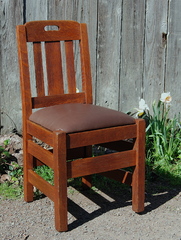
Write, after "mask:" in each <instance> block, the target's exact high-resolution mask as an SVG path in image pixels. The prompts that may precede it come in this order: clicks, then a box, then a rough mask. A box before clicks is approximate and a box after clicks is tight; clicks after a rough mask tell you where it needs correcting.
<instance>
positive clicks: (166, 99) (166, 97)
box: [160, 92, 172, 103]
mask: <svg viewBox="0 0 181 240" xmlns="http://www.w3.org/2000/svg"><path fill="white" fill-rule="evenodd" d="M160 101H161V102H163V103H170V102H171V101H172V97H171V95H170V92H167V93H162V94H161V98H160Z"/></svg>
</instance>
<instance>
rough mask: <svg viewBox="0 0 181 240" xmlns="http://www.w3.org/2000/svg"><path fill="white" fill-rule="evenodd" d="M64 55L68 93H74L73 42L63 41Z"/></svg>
mask: <svg viewBox="0 0 181 240" xmlns="http://www.w3.org/2000/svg"><path fill="white" fill-rule="evenodd" d="M65 54H66V70H67V82H68V92H69V93H75V92H76V79H75V64H74V49H73V41H65Z"/></svg>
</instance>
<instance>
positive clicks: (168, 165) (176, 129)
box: [138, 93, 181, 184]
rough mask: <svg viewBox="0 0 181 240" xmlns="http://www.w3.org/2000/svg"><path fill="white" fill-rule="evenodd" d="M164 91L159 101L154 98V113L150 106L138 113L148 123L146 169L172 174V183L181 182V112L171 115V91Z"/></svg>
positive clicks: (157, 172)
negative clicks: (170, 116)
mask: <svg viewBox="0 0 181 240" xmlns="http://www.w3.org/2000/svg"><path fill="white" fill-rule="evenodd" d="M164 94H165V95H164ZM164 94H162V97H161V98H160V101H159V102H158V103H157V104H156V102H153V105H152V114H151V113H150V111H149V108H148V107H147V109H146V108H145V109H144V108H143V109H141V110H140V109H139V115H138V117H141V118H143V119H145V120H146V125H147V127H146V159H147V172H148V173H149V174H151V173H152V172H155V173H156V174H158V175H160V174H161V175H162V176H164V177H169V178H170V179H172V183H175V184H178V183H181V172H180V170H181V125H180V114H178V115H177V116H174V117H173V118H172V119H170V118H169V111H170V101H171V96H170V95H169V93H164ZM164 96H165V99H164V98H163V97H164ZM146 106H147V105H146ZM141 111H142V112H141ZM140 112H141V114H140ZM171 176H172V177H171ZM173 179H175V180H174V181H173Z"/></svg>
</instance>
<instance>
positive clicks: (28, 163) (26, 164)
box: [23, 134, 34, 202]
mask: <svg viewBox="0 0 181 240" xmlns="http://www.w3.org/2000/svg"><path fill="white" fill-rule="evenodd" d="M28 139H31V136H30V135H28V134H24V136H23V184H24V200H25V201H26V202H32V201H33V196H34V193H33V185H32V184H31V183H30V182H29V180H28V170H29V169H33V156H32V155H31V154H29V153H28Z"/></svg>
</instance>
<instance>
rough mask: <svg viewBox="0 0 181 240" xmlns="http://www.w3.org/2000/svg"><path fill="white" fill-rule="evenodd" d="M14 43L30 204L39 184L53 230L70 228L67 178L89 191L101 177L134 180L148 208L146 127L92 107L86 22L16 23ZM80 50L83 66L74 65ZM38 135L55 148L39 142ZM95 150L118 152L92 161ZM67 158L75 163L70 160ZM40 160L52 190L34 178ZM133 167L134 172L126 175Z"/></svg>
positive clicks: (135, 201)
mask: <svg viewBox="0 0 181 240" xmlns="http://www.w3.org/2000/svg"><path fill="white" fill-rule="evenodd" d="M74 42H75V43H74ZM17 43H18V55H19V66H20V79H21V94H22V108H23V139H24V141H23V142H24V145H23V146H24V147H23V149H24V150H23V151H24V198H25V201H27V202H30V201H33V186H36V187H37V188H38V189H39V190H41V191H42V192H43V193H44V194H45V195H46V196H48V197H49V198H50V199H51V200H52V201H53V202H54V209H55V227H56V229H57V230H58V231H66V230H67V229H68V227H67V225H68V224H67V179H68V178H76V177H80V176H81V177H82V183H83V185H84V186H87V187H91V175H92V174H102V175H104V176H106V177H110V178H113V179H115V180H118V181H120V182H123V183H130V185H131V186H132V208H133V210H134V211H135V212H141V211H143V210H144V175H145V169H144V165H145V163H144V161H145V154H144V152H145V142H144V141H145V123H144V120H142V119H136V120H135V119H134V118H132V117H130V116H128V115H126V114H124V113H122V112H118V111H115V110H111V109H107V108H104V107H100V106H95V105H92V85H91V70H90V55H89V46H88V36H87V28H86V24H84V23H81V24H80V23H78V22H75V21H33V22H28V23H26V24H24V25H20V26H17ZM78 48H80V51H79V50H78ZM74 53H76V54H75V55H76V56H74ZM79 53H80V61H78V60H77V59H78V58H77V56H78V54H79ZM29 54H30V55H29ZM64 62H66V63H64ZM78 67H80V71H78ZM31 69H33V70H31ZM77 76H78V77H79V78H81V79H82V80H81V82H82V89H81V91H80V92H77V91H76V87H77V85H76V82H79V83H80V81H78V79H76V78H78V77H77ZM30 80H31V81H30ZM76 80H77V81H76ZM32 82H34V83H32ZM34 88H35V90H34ZM79 88H80V87H79ZM34 138H37V139H39V140H41V141H42V142H44V143H46V144H48V145H50V146H51V147H52V149H53V150H48V149H45V148H43V147H42V146H40V145H38V144H37V143H36V141H34ZM128 139H132V142H131V141H127V140H128ZM92 145H100V146H104V147H107V148H110V149H113V150H116V152H113V153H111V154H106V155H102V156H96V157H92V150H91V148H92ZM70 159H77V160H73V161H67V160H70ZM38 163H41V164H45V165H48V166H49V167H50V168H52V169H53V170H54V185H51V184H49V183H48V182H46V181H45V180H44V179H42V178H41V177H40V176H39V175H38V174H36V173H35V171H34V166H35V165H36V164H38ZM130 166H132V167H133V169H134V170H133V173H130V172H126V171H124V170H121V168H127V167H130Z"/></svg>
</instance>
